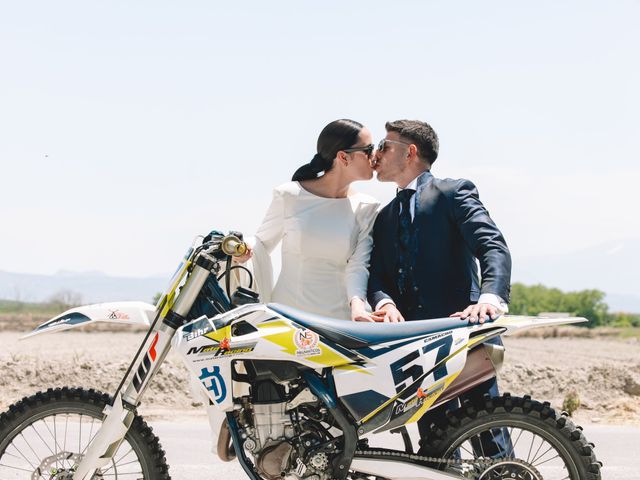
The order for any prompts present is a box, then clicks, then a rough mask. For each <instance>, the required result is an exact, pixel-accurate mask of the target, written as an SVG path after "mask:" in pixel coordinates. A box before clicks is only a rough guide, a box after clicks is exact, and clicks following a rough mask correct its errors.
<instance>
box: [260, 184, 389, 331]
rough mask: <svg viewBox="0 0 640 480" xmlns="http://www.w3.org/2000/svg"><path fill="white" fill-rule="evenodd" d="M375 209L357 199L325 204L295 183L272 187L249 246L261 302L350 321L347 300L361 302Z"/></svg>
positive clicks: (354, 196) (373, 202) (368, 200)
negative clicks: (275, 263) (278, 262)
mask: <svg viewBox="0 0 640 480" xmlns="http://www.w3.org/2000/svg"><path fill="white" fill-rule="evenodd" d="M378 207H379V202H378V201H377V200H376V199H374V198H373V197H370V196H369V195H365V194H362V193H354V194H352V195H350V196H348V197H347V198H325V197H319V196H317V195H314V194H312V193H311V192H308V191H307V190H305V189H304V188H303V187H302V186H301V185H300V184H299V183H298V182H289V183H285V184H283V185H280V186H279V187H277V188H276V189H275V190H274V192H273V200H272V202H271V205H270V206H269V209H268V210H267V213H266V215H265V218H264V220H263V222H262V225H261V226H260V228H259V229H258V231H257V232H256V235H255V240H254V242H253V243H254V245H253V247H254V255H253V258H252V263H253V271H254V274H255V280H256V284H257V285H256V286H257V289H258V292H259V293H260V297H261V301H262V302H268V301H271V302H277V303H282V304H285V305H290V306H292V307H296V308H300V309H302V310H305V311H307V312H309V313H316V314H319V315H324V316H328V317H334V318H340V319H349V318H350V316H351V310H350V307H349V303H350V301H351V299H352V298H353V297H360V298H362V299H365V298H366V289H367V280H368V277H369V272H368V266H369V255H370V253H371V247H372V238H371V229H372V227H373V222H374V220H375V217H376V215H377V212H378ZM280 241H282V269H281V271H280V276H279V277H278V281H277V282H276V285H275V287H273V286H272V285H273V274H272V267H271V260H270V257H269V254H270V253H271V252H272V251H273V249H274V248H275V247H276V246H277V245H278V243H279V242H280Z"/></svg>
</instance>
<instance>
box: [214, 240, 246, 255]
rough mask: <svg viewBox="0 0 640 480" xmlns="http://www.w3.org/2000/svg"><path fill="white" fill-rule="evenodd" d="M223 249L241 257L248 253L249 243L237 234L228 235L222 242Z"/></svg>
mask: <svg viewBox="0 0 640 480" xmlns="http://www.w3.org/2000/svg"><path fill="white" fill-rule="evenodd" d="M220 248H221V249H222V251H223V252H224V253H225V254H227V255H231V256H232V257H240V256H242V255H244V254H245V253H247V244H246V243H244V242H243V241H242V240H240V239H239V238H238V237H236V236H235V235H227V236H226V237H224V238H223V239H222V242H221V244H220Z"/></svg>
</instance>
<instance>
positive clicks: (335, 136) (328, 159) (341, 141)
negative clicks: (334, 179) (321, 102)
mask: <svg viewBox="0 0 640 480" xmlns="http://www.w3.org/2000/svg"><path fill="white" fill-rule="evenodd" d="M363 128H364V126H363V125H362V124H361V123H359V122H356V121H355V120H348V119H346V118H343V119H340V120H334V121H333V122H331V123H330V124H328V125H327V126H326V127H324V128H323V129H322V131H321V132H320V135H319V136H318V146H317V148H316V150H317V152H318V153H316V154H315V156H314V157H313V158H312V159H311V161H310V162H309V163H306V164H304V165H302V166H301V167H300V168H299V169H298V170H296V173H294V174H293V178H292V179H291V180H293V181H294V182H297V181H300V180H313V179H314V178H318V175H319V174H320V173H321V172H325V173H326V172H328V171H329V170H331V168H333V160H334V159H335V158H336V155H338V152H339V151H340V150H344V149H346V148H351V147H353V146H354V145H355V144H356V143H357V141H358V135H359V134H360V131H361V130H362V129H363Z"/></svg>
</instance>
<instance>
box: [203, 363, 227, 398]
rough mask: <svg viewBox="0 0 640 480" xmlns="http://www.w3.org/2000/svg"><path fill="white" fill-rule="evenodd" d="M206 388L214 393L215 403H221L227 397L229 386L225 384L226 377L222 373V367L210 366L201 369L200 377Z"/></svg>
mask: <svg viewBox="0 0 640 480" xmlns="http://www.w3.org/2000/svg"><path fill="white" fill-rule="evenodd" d="M198 378H199V379H200V381H201V382H202V384H203V385H204V388H206V389H207V390H209V391H210V392H211V393H213V400H214V402H215V403H221V402H223V401H224V399H225V398H226V397H227V387H226V385H225V384H224V378H222V374H221V373H220V367H209V368H203V369H202V370H200V376H199V377H198Z"/></svg>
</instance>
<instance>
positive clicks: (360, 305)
mask: <svg viewBox="0 0 640 480" xmlns="http://www.w3.org/2000/svg"><path fill="white" fill-rule="evenodd" d="M351 320H352V321H354V322H382V321H383V320H384V312H381V311H378V312H368V311H367V309H366V307H365V303H364V300H362V299H361V298H358V297H354V298H353V299H352V300H351Z"/></svg>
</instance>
